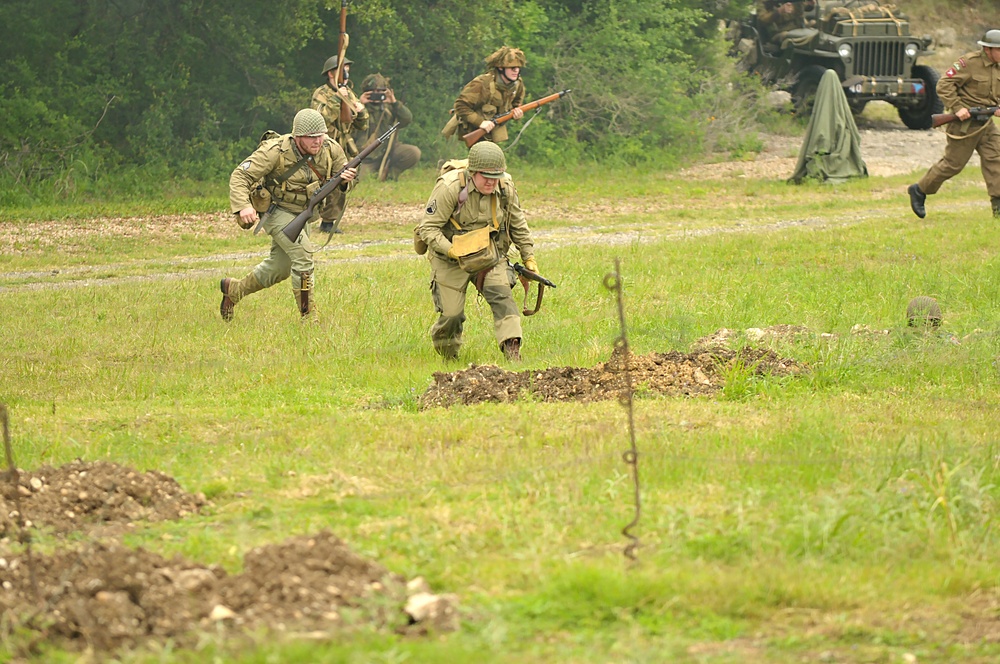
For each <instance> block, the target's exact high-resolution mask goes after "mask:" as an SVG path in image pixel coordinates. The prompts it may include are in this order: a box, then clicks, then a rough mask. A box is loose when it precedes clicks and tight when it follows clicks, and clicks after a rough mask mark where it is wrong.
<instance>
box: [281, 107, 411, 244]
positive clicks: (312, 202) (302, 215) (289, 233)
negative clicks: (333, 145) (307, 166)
mask: <svg viewBox="0 0 1000 664" xmlns="http://www.w3.org/2000/svg"><path fill="white" fill-rule="evenodd" d="M397 129H399V123H398V122H397V123H396V124H394V125H392V126H391V127H389V129H387V130H386V132H385V133H384V134H382V135H381V136H379V137H378V138H377V139H375V141H374V142H372V143H370V144H369V145H368V146H367V147H366V148H365V149H364V150H362V151H361V152H359V153H358V156H357V157H355V158H354V159H352V160H350V161H349V162H347V164H346V165H345V166H344V167H343V168H342V169H340V172H338V173H337V174H336V175H334V176H333V177H332V178H330V179H329V180H327V181H326V183H325V184H324V185H323V186H322V187H320V188H319V189H318V190H317V191H316V193H315V194H313V195H312V198H310V199H309V202H308V203H306V208H305V209H304V210H302V212H299V213H298V214H297V215H296V216H295V218H294V219H292V220H291V221H289V222H288V223H287V224H285V227H284V228H282V229H281V232H282V233H284V234H285V237H287V238H288V239H289V240H291V241H292V242H295V241H296V240H298V239H299V235H301V233H302V229H303V228H305V227H306V224H307V223H308V222H309V220H310V219H312V217H313V214H314V212H313V211H314V210H315V208H316V206H317V205H319V204H320V203H321V202H322V201H323V199H324V198H326V197H327V196H329V195H330V194H331V193H332V192H333V190H334V189H336V188H337V187H339V186H340V183H341V182H343V175H344V171H346V170H347V169H348V168H357V167H358V166H360V165H361V162H362V161H364V160H365V158H366V157H367V156H368V155H370V154H371V153H372V152H374V151H375V148H377V147H378V146H380V145H382V142H383V141H385V140H386V139H388V138H389V137H390V136H392V135H393V134H394V133H395V132H396V130H397Z"/></svg>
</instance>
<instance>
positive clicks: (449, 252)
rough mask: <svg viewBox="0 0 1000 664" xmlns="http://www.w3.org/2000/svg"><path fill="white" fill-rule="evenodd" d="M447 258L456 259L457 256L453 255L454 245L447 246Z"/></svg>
mask: <svg viewBox="0 0 1000 664" xmlns="http://www.w3.org/2000/svg"><path fill="white" fill-rule="evenodd" d="M448 258H454V259H455V260H458V256H456V255H455V245H452V246H450V247H448Z"/></svg>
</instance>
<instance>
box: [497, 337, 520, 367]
mask: <svg viewBox="0 0 1000 664" xmlns="http://www.w3.org/2000/svg"><path fill="white" fill-rule="evenodd" d="M500 350H502V351H503V355H504V357H506V358H507V359H508V360H509V361H511V362H520V361H521V339H520V338H518V337H512V338H510V339H504V342H503V343H502V344H500Z"/></svg>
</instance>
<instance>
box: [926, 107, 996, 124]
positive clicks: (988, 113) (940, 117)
mask: <svg viewBox="0 0 1000 664" xmlns="http://www.w3.org/2000/svg"><path fill="white" fill-rule="evenodd" d="M998 108H1000V106H973V107H972V108H970V109H969V119H970V120H975V121H976V122H986V121H987V120H989V119H990V118H991V117H993V115H995V114H996V112H997V109H998ZM958 121H960V118H959V117H958V115H957V114H955V113H935V114H934V115H932V116H931V128H932V129H933V128H934V127H940V126H941V125H943V124H948V123H949V122H958Z"/></svg>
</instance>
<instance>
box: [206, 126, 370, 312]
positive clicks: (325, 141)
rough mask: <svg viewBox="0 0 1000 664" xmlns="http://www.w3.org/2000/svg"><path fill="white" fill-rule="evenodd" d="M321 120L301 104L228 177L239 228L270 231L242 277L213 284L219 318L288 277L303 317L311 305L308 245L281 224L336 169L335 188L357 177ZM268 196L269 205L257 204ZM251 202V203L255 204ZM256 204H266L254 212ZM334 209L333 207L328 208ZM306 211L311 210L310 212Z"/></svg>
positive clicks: (347, 185)
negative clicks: (286, 129) (266, 251)
mask: <svg viewBox="0 0 1000 664" xmlns="http://www.w3.org/2000/svg"><path fill="white" fill-rule="evenodd" d="M326 131H327V127H326V122H325V121H324V120H323V116H322V115H321V114H320V113H319V111H316V110H313V109H309V108H306V109H302V110H301V111H299V112H298V113H296V114H295V119H294V120H293V121H292V133H290V134H285V135H283V136H275V137H274V138H270V139H267V140H263V141H262V142H261V144H260V146H259V147H258V148H257V149H256V150H255V151H254V153H253V154H251V155H250V156H249V157H247V159H246V160H245V161H243V163H241V164H240V165H239V166H237V167H236V169H235V170H234V171H233V173H232V175H231V176H230V178H229V202H230V206H231V209H232V211H233V213H234V214H235V215H237V221H238V223H239V224H240V226H242V227H243V228H252V227H253V226H254V225H256V226H257V231H259V230H260V229H261V228H263V229H264V231H266V232H267V234H268V235H270V236H271V254H270V255H269V256H268V257H267V258H265V259H264V261H263V262H261V263H260V264H259V265H258V266H257V267H255V268H254V269H253V270H252V271H251V272H250V273H249V274H247V275H246V276H245V277H243V278H242V279H238V280H237V279H230V278H228V277H227V278H225V279H223V280H222V281H221V283H220V284H219V287H220V288H221V290H222V304H221V305H220V307H219V313H220V314H221V315H222V319H223V320H225V321H230V320H232V318H233V308H234V307H235V306H236V303H237V302H239V301H240V300H242V299H243V298H244V297H246V296H247V295H250V294H251V293H255V292H257V291H259V290H262V289H264V288H269V287H271V286H273V285H274V284H276V283H278V282H281V281H284V280H285V279H287V278H288V277H289V276H291V278H292V293H293V294H294V295H295V301H296V304H297V305H298V309H299V312H300V313H301V314H302V316H303V317H306V316H308V315H309V314H310V313H311V312H312V311H313V310H314V304H313V297H312V290H313V269H314V266H313V258H312V255H313V251H315V247H314V246H313V244H312V243H311V242H310V241H309V235H308V233H301V234H298V235H296V237H295V238H294V239H289V238H288V237H287V236H286V235H285V234H284V233H282V232H281V230H282V229H283V228H284V227H285V226H286V225H287V224H288V223H289V222H290V221H291V220H292V219H294V218H295V217H296V215H298V214H299V213H300V212H302V211H303V210H305V209H306V208H307V207H308V208H309V209H310V211H311V210H312V207H313V206H314V205H315V202H314V201H312V200H311V198H312V197H313V196H314V194H315V193H316V192H317V191H318V190H319V189H320V188H321V185H323V183H324V182H326V181H328V180H330V179H331V178H333V177H335V176H337V174H338V173H339V177H340V182H339V188H340V190H341V191H343V192H347V191H349V190H350V189H351V187H352V186H353V182H354V179H355V178H356V177H357V169H356V168H345V167H346V166H348V161H347V157H346V156H345V155H344V150H343V149H342V148H341V147H340V146H339V145H338V144H337V143H336V142H335V141H333V140H332V139H331V138H330V137H329V136H327V133H326ZM261 198H263V199H265V201H266V200H267V199H270V205H269V206H262V205H261V204H260V200H261ZM255 202H256V206H255ZM329 207H330V206H329V205H326V206H321V207H320V216H321V217H322V219H323V220H324V221H325V220H327V219H328V218H329V217H328V216H327V215H328V214H329V212H330V210H329ZM258 209H266V210H267V211H266V212H265V213H264V214H263V215H258ZM333 213H334V214H335V213H336V210H334V211H333ZM310 216H312V215H311V214H310Z"/></svg>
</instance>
